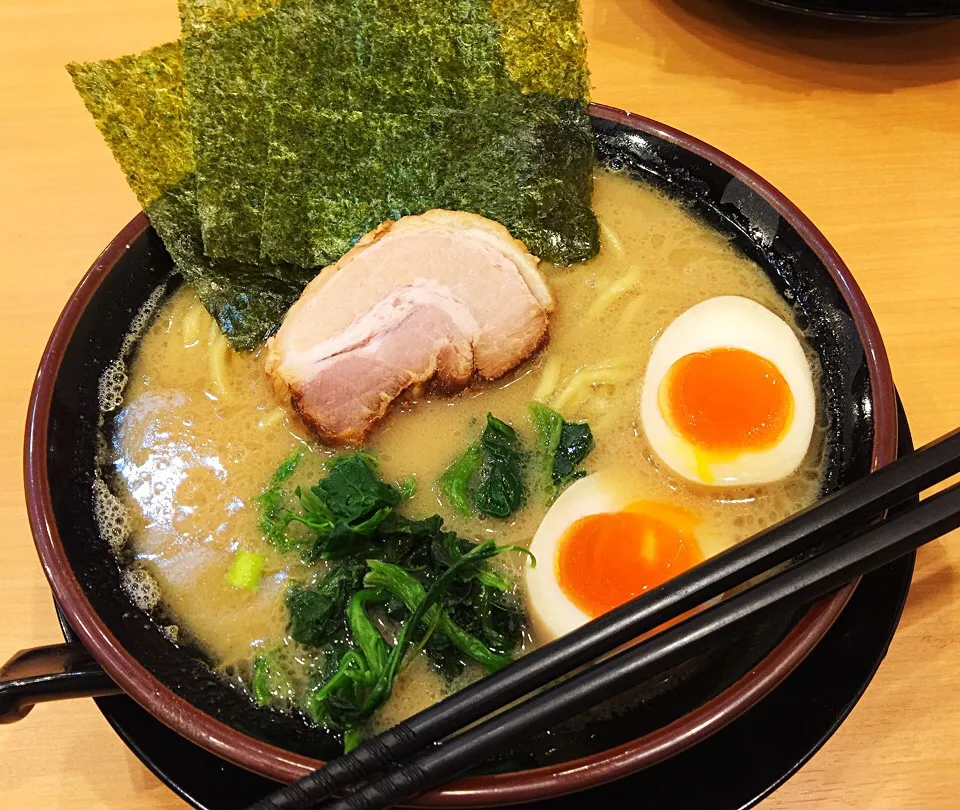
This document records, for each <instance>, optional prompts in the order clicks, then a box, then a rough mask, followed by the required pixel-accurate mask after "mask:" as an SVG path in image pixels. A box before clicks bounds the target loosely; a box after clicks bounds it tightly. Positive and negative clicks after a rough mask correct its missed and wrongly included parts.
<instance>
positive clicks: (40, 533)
mask: <svg viewBox="0 0 960 810" xmlns="http://www.w3.org/2000/svg"><path fill="white" fill-rule="evenodd" d="M589 112H590V114H591V115H592V116H594V117H596V118H601V119H605V120H608V121H612V122H616V123H620V124H623V125H625V126H627V127H630V128H632V129H636V130H638V131H641V132H646V133H648V134H653V135H656V136H657V137H659V138H662V139H663V140H665V141H668V142H670V143H673V144H675V145H677V146H679V147H680V148H682V149H685V150H687V151H690V152H693V153H695V154H697V155H699V156H701V157H704V158H706V159H707V160H709V161H710V162H712V163H714V164H715V165H717V166H720V167H721V168H723V169H725V170H726V171H727V172H728V173H729V174H731V175H732V176H734V177H737V178H738V179H739V180H740V181H741V182H743V183H744V184H745V185H747V186H748V187H749V188H751V189H753V190H754V191H756V192H757V193H759V194H760V195H761V196H763V197H764V198H765V199H766V200H767V201H769V202H770V203H771V205H773V207H774V208H775V209H776V210H777V212H778V213H779V214H780V215H781V216H782V217H783V218H784V219H786V220H787V221H788V222H790V224H791V225H792V226H793V227H794V229H795V230H796V231H797V232H798V233H799V234H800V235H801V236H802V237H803V238H804V241H805V242H806V243H807V244H808V245H810V247H811V248H812V249H813V250H814V252H815V253H816V254H817V255H818V257H819V258H820V260H821V261H822V262H823V263H824V266H825V267H826V268H827V270H828V271H829V273H830V275H831V277H832V278H833V280H834V282H835V283H836V285H837V287H838V288H839V289H840V291H841V294H842V295H843V297H844V300H845V301H846V303H847V306H848V307H849V308H850V312H851V314H852V315H853V318H854V321H855V323H856V326H857V330H858V332H859V335H860V339H861V342H862V344H863V347H864V351H865V354H866V361H867V366H868V370H869V374H870V380H871V387H872V398H873V409H874V442H873V454H872V464H871V469H876V468H877V467H879V466H882V465H883V464H887V463H889V462H891V461H893V460H894V459H895V458H896V447H897V418H896V399H895V392H894V387H893V378H892V375H891V372H890V365H889V362H888V358H887V354H886V350H885V349H884V345H883V340H882V338H881V336H880V332H879V329H878V327H877V324H876V321H875V319H874V317H873V314H872V313H871V311H870V308H869V307H868V305H867V302H866V300H865V298H864V296H863V293H862V292H861V290H860V288H859V286H858V285H857V283H856V281H855V280H854V279H853V276H852V274H851V273H850V270H849V269H848V268H847V267H846V265H845V264H844V263H843V261H842V259H841V258H840V256H839V255H838V254H837V252H836V250H834V248H833V247H832V246H831V245H830V244H829V243H828V242H827V240H826V238H825V237H824V236H823V234H822V233H820V231H819V230H818V229H817V228H816V227H815V226H814V225H813V223H812V222H811V221H810V220H809V219H808V218H807V217H806V216H805V215H804V214H803V213H802V212H801V211H800V210H799V209H798V208H797V207H796V206H795V205H794V204H793V203H791V202H790V201H789V200H788V199H787V198H786V197H785V196H784V195H783V194H781V193H780V192H779V191H778V190H777V189H775V188H774V187H773V186H772V185H770V183H768V182H767V181H765V180H764V179H763V178H761V177H760V176H759V175H757V174H756V173H755V172H753V171H752V170H750V169H748V168H747V167H746V166H744V165H743V164H741V163H739V162H738V161H736V160H734V159H733V158H731V157H730V156H729V155H726V154H725V153H723V152H721V151H720V150H718V149H715V148H714V147H712V146H710V145H708V144H706V143H704V142H703V141H700V140H699V139H697V138H694V137H692V136H690V135H687V134H686V133H683V132H681V131H679V130H677V129H674V128H673V127H669V126H667V125H665V124H661V123H659V122H656V121H653V120H651V119H649V118H646V117H644V116H641V115H635V114H633V113H629V112H626V111H625V110H620V109H617V108H614V107H608V106H606V105H601V104H591V105H590V108H589ZM149 226H150V223H149V221H148V219H147V217H146V215H145V214H143V213H141V214H139V215H137V216H136V217H135V218H134V219H133V220H132V221H131V222H130V223H129V224H127V226H126V227H125V228H124V229H123V230H122V231H121V232H120V233H119V234H118V235H117V236H116V238H115V239H114V240H113V241H112V242H111V243H110V244H109V245H108V246H107V248H106V249H105V250H104V251H103V253H102V254H101V255H100V256H99V258H98V259H97V260H96V262H94V264H93V266H92V267H91V268H90V270H89V271H88V272H87V274H86V275H85V276H84V277H83V279H82V280H81V282H80V284H79V285H78V286H77V288H76V290H74V292H73V294H72V295H71V296H70V299H69V300H68V302H67V304H66V306H65V307H64V310H63V312H62V313H61V315H60V317H59V319H58V320H57V323H56V326H55V327H54V329H53V332H52V333H51V336H50V339H49V341H48V343H47V346H46V348H45V349H44V353H43V357H42V359H41V362H40V366H39V369H38V371H37V376H36V380H35V382H34V386H33V391H32V393H31V396H30V404H29V408H28V413H27V425H26V433H25V441H24V483H25V493H26V501H27V510H28V514H29V518H30V526H31V529H32V531H33V536H34V541H35V543H36V546H37V551H38V554H39V556H40V560H41V563H42V565H43V569H44V572H45V574H46V576H47V579H48V580H49V582H50V585H51V588H52V589H53V592H54V595H55V597H56V599H57V602H58V603H59V605H60V606H61V608H62V609H63V610H64V612H65V613H66V615H67V617H68V618H69V621H70V624H71V626H72V627H73V628H74V630H75V631H76V632H77V635H78V636H79V638H80V639H81V640H82V642H83V644H84V645H85V646H86V647H87V649H88V650H90V652H91V653H92V654H93V656H94V657H95V658H96V659H97V661H98V662H99V663H100V664H101V666H103V668H104V670H106V672H107V673H108V674H109V675H110V677H111V678H113V680H114V681H116V683H117V684H118V685H119V686H120V687H121V688H122V689H123V690H124V692H126V694H128V695H129V696H130V697H132V698H133V699H134V700H135V701H137V703H139V704H140V705H141V706H143V707H144V708H145V709H147V710H148V711H149V712H150V713H151V714H153V715H154V716H155V717H157V718H158V719H159V720H161V721H162V722H163V723H164V724H166V725H167V726H169V727H170V728H172V729H173V730H174V731H176V732H177V733H179V734H181V735H182V736H184V737H186V738H187V739H190V740H192V741H193V742H195V743H197V744H198V745H200V746H201V747H203V748H205V749H206V750H208V751H210V752H212V753H214V754H216V755H218V756H220V757H222V758H224V759H226V760H228V761H230V762H233V763H235V764H237V765H240V766H241V767H244V768H246V769H248V770H250V771H253V772H255V773H259V774H262V775H264V776H267V777H269V778H272V779H275V780H278V781H281V782H290V781H293V780H295V779H297V778H299V777H301V776H303V775H305V774H306V773H308V772H310V771H312V770H314V769H315V768H317V767H319V766H320V765H321V762H320V761H319V760H315V759H312V758H310V757H306V756H301V755H298V754H293V753H291V752H289V751H286V750H284V749H282V748H278V747H276V746H273V745H270V744H268V743H265V742H261V741H260V740H257V739H254V738H253V737H250V736H248V735H246V734H244V733H243V732H241V731H238V730H236V729H234V728H232V727H230V726H228V725H226V724H225V723H222V722H220V721H219V720H217V719H215V718H214V717H212V716H211V715H208V714H206V713H204V712H203V711H201V710H200V709H198V708H196V707H194V706H193V705H192V704H190V703H189V702H188V701H186V700H185V699H183V698H182V697H180V696H178V695H176V694H175V693H174V692H172V691H171V690H170V689H168V688H167V687H166V686H165V685H164V684H162V683H161V682H160V681H159V680H158V679H157V678H156V677H154V676H153V675H152V674H151V673H150V672H149V671H148V670H146V669H145V668H144V667H143V666H142V665H141V664H140V663H138V662H137V660H136V659H135V658H134V657H133V655H131V654H130V653H129V652H128V651H127V650H126V649H124V648H123V647H122V645H121V644H120V643H119V642H118V640H117V639H116V638H115V637H114V635H113V634H112V633H111V632H110V631H109V629H108V628H107V627H106V625H105V624H104V623H103V621H102V620H101V619H100V617H99V616H98V615H97V613H96V611H95V610H94V609H93V606H92V605H91V604H90V602H89V600H88V599H87V597H86V595H85V594H84V592H83V589H82V587H81V585H80V583H79V581H78V580H77V578H76V576H75V575H74V573H73V569H72V568H71V566H70V563H69V561H68V559H67V556H66V553H65V551H64V549H63V546H62V544H61V541H60V536H59V532H58V529H57V526H56V522H55V520H54V516H53V506H52V500H51V494H50V489H49V482H48V478H47V452H46V451H47V427H48V418H49V412H50V405H51V401H52V398H53V389H54V383H55V381H56V377H57V374H58V371H59V369H60V364H61V362H62V360H63V356H64V352H65V351H66V348H67V345H68V344H69V342H70V340H71V337H72V335H73V332H74V329H75V328H76V325H77V323H78V321H79V319H80V317H81V316H82V314H83V312H84V310H85V309H86V306H87V304H88V303H89V301H90V299H91V298H92V296H93V295H94V293H95V292H96V290H97V289H98V287H99V286H100V284H101V283H102V281H103V279H104V278H105V277H106V276H107V274H108V273H109V272H110V271H111V270H112V269H113V267H114V266H115V265H116V263H117V261H119V259H120V258H121V256H122V255H123V253H124V252H125V251H126V250H127V246H128V245H130V244H132V243H133V241H134V240H135V239H137V238H138V237H139V236H140V235H141V234H142V233H143V232H144V231H145V230H146V229H147V228H149ZM855 587H856V585H855V584H851V585H849V586H846V587H845V588H843V589H841V590H839V591H837V592H836V593H834V594H832V595H830V596H828V597H825V598H824V599H822V600H820V601H819V602H817V603H816V604H814V605H812V606H811V607H810V609H809V610H808V611H807V613H806V614H805V615H804V616H803V617H802V618H801V620H800V621H799V622H798V623H797V624H796V625H795V626H794V628H793V629H792V630H791V631H790V632H789V633H788V634H787V636H786V637H785V638H784V639H783V640H782V641H781V642H780V643H779V644H778V645H777V646H776V647H775V648H774V649H773V650H771V651H770V652H769V653H768V654H767V655H766V656H765V657H764V658H763V660H761V661H760V662H759V663H758V664H757V666H755V667H754V668H753V669H752V670H751V671H750V672H749V673H747V674H746V675H745V676H743V677H742V678H740V679H739V680H738V681H736V682H735V683H733V684H731V685H730V686H729V687H728V688H727V689H725V690H724V691H723V692H721V693H720V694H719V695H717V696H716V697H714V698H712V699H711V700H709V701H707V702H706V703H704V704H703V705H701V706H699V707H698V708H697V709H695V710H694V711H692V712H690V713H689V714H687V715H685V716H684V717H681V718H679V719H678V720H676V721H674V722H673V723H670V724H669V725H667V726H665V727H663V728H661V729H658V730H656V731H654V732H651V733H649V734H646V735H644V736H643V737H640V738H638V739H636V740H632V741H631V742H628V743H625V744H623V745H620V746H616V747H613V748H609V749H607V750H605V751H601V752H599V753H597V754H594V755H591V756H589V757H583V758H580V759H577V760H572V761H569V762H563V763H558V764H554V765H549V766H544V767H540V768H534V769H531V770H524V771H515V772H510V773H504V774H494V775H486V776H474V777H467V778H464V779H461V780H459V781H457V782H455V783H453V784H452V785H450V786H448V787H445V788H441V789H438V790H435V791H432V792H430V793H427V794H425V795H423V796H421V797H420V798H419V799H417V800H416V802H414V804H415V805H416V806H421V807H479V806H489V805H499V804H513V803H520V802H528V801H532V800H537V799H546V798H551V797H555V796H560V795H563V794H567V793H572V792H575V791H579V790H584V789H586V788H590V787H595V786H597V785H600V784H603V783H605V782H610V781H612V780H615V779H618V778H620V777H623V776H626V775H628V774H630V773H634V772H636V771H638V770H641V769H643V768H646V767H649V766H651V765H654V764H656V763H657V762H660V761H662V760H664V759H666V758H668V757H670V756H672V755H674V754H677V753H679V752H680V751H682V750H684V749H686V748H688V747H690V746H692V745H694V744H696V743H697V742H699V741H701V740H703V739H705V738H706V737H708V736H710V735H711V734H713V733H714V732H716V731H718V730H719V729H720V728H722V727H723V726H724V725H726V724H727V723H729V722H731V721H732V720H734V719H736V718H737V717H738V716H740V715H741V714H743V712H745V711H747V710H748V709H749V708H750V707H751V706H753V705H755V704H756V703H757V701H759V700H760V699H761V698H762V697H764V696H765V695H766V694H768V693H769V692H770V691H771V690H772V689H773V688H774V687H775V686H777V684H779V683H780V682H781V681H782V680H783V679H784V678H786V677H787V675H789V674H790V672H791V671H792V670H793V669H794V668H795V667H796V666H797V665H798V664H799V663H800V662H801V661H802V660H803V659H804V658H805V657H806V655H807V654H808V653H809V652H810V651H811V650H812V649H813V647H814V646H815V645H816V644H817V642H818V641H819V640H820V639H821V638H822V637H823V635H824V634H825V633H826V632H827V630H829V628H830V626H831V625H832V624H833V622H834V620H835V619H836V618H837V616H838V615H839V614H840V612H841V610H842V609H843V607H844V606H845V605H846V603H847V600H848V599H849V598H850V596H851V595H852V593H853V591H854V589H855Z"/></svg>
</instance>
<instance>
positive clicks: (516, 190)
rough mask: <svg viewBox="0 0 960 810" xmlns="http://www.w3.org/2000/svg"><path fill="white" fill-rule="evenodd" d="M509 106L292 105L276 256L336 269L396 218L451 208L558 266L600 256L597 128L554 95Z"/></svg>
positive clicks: (269, 231) (283, 113)
mask: <svg viewBox="0 0 960 810" xmlns="http://www.w3.org/2000/svg"><path fill="white" fill-rule="evenodd" d="M507 104H508V102H507V101H506V100H505V99H502V98H501V99H498V101H497V103H496V105H495V107H493V108H492V109H491V108H477V109H473V110H431V111H425V112H422V113H418V114H416V115H406V114H396V113H384V112H371V111H363V112H358V111H350V112H338V111H333V110H304V109H302V108H298V109H296V110H292V109H285V108H283V106H282V105H281V106H280V107H278V111H277V115H276V118H275V126H276V127H279V128H280V132H282V135H283V138H284V142H283V148H282V149H277V150H275V151H274V152H273V154H272V157H271V175H272V183H271V186H270V188H269V190H268V194H267V199H266V206H265V219H264V233H263V246H264V249H265V250H266V251H267V252H268V253H269V255H270V256H271V257H272V258H274V259H280V258H282V259H284V260H286V261H290V262H294V263H315V264H325V263H329V262H331V261H335V260H336V259H337V258H339V256H341V255H342V254H343V253H344V252H345V251H346V250H348V249H349V248H350V247H351V245H352V244H353V241H354V240H355V238H356V237H358V236H360V235H362V234H363V233H365V232H366V231H368V230H370V229H371V228H374V227H376V226H377V225H378V224H379V223H380V222H382V221H383V220H385V219H397V218H399V217H401V216H404V215H407V214H418V213H422V212H423V211H426V210H428V209H430V208H447V209H451V210H463V211H472V212H475V213H479V214H482V215H483V216H486V217H489V218H490V219H494V220H496V221H498V222H501V223H502V224H504V225H505V226H506V227H507V228H508V229H509V230H510V231H511V232H512V233H514V235H515V236H517V237H518V238H519V239H522V240H523V241H524V242H526V244H527V245H528V247H529V248H530V249H531V250H532V251H533V252H534V253H536V254H537V255H539V256H541V257H542V258H544V259H546V260H548V261H557V262H571V261H578V260H581V259H586V258H589V257H590V256H592V255H594V254H595V253H596V250H597V246H598V238H597V223H596V219H595V217H594V216H593V212H592V210H591V207H590V202H591V194H592V167H593V137H592V133H591V131H590V125H589V119H588V118H586V116H585V115H584V113H583V108H582V106H581V105H580V103H579V102H575V101H568V100H559V99H555V98H552V97H549V96H530V97H527V96H517V97H514V98H513V99H511V100H510V101H509V104H510V106H509V107H507ZM305 167H309V171H306V170H305ZM345 190H349V192H346V191H345ZM294 248H295V249H294Z"/></svg>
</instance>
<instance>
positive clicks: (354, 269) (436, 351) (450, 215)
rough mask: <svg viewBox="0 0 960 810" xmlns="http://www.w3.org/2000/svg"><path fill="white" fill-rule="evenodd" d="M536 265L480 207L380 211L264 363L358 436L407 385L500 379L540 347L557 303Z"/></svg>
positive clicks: (284, 390)
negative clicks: (375, 224)
mask: <svg viewBox="0 0 960 810" xmlns="http://www.w3.org/2000/svg"><path fill="white" fill-rule="evenodd" d="M537 265H538V259H537V258H536V257H535V256H533V255H531V254H530V252H529V251H528V250H527V249H526V247H525V246H524V245H523V243H522V242H519V241H517V240H516V239H514V238H513V237H511V236H510V234H509V232H508V231H507V230H506V228H504V227H503V226H501V225H499V224H498V223H496V222H492V221H491V220H488V219H484V218H483V217H480V216H477V215H475V214H466V213H462V212H452V211H428V212H427V213H426V214H422V215H420V216H411V217H404V218H403V219H400V220H398V221H396V222H393V221H390V222H385V223H383V224H382V225H381V226H380V227H379V228H377V229H376V230H375V231H372V232H371V233H369V234H367V235H366V236H364V237H363V238H362V239H361V240H360V241H359V242H358V243H357V245H356V247H354V248H353V250H351V251H350V252H349V253H347V254H346V255H345V256H344V257H343V258H342V259H341V260H340V261H339V262H338V263H337V264H336V265H334V266H332V267H330V268H327V269H326V270H324V271H323V272H322V273H321V274H320V275H319V276H318V277H317V278H315V279H314V280H313V281H312V282H310V284H309V285H307V288H306V289H305V290H304V292H303V295H302V296H301V297H300V299H299V300H298V301H297V302H296V303H295V304H294V305H293V306H292V307H291V308H290V311H289V312H288V313H287V315H286V317H285V318H284V321H283V325H282V326H281V327H280V331H279V332H277V334H276V336H275V337H274V338H272V339H271V340H270V342H269V343H268V354H267V364H266V369H267V374H268V375H269V376H270V377H271V379H272V380H273V383H274V387H275V388H276V390H277V392H278V394H279V395H280V396H281V397H283V398H286V397H289V399H290V401H291V402H292V404H293V406H294V407H295V408H296V409H297V411H299V413H300V414H301V415H302V416H303V418H304V420H305V421H306V422H307V424H309V425H310V426H311V427H312V428H313V430H314V431H315V432H316V433H317V435H318V436H319V437H320V438H321V439H322V440H324V441H326V442H329V443H342V442H353V443H356V442H361V441H362V440H363V439H364V437H365V436H366V435H367V433H368V432H369V431H370V429H371V428H372V427H373V425H374V424H375V423H376V422H377V420H378V419H380V418H381V417H382V416H383V415H384V414H385V413H386V411H387V409H388V408H389V405H390V403H391V402H392V401H393V400H394V399H395V398H396V397H397V396H399V395H400V394H401V393H403V391H405V390H406V389H408V388H411V387H413V386H418V385H421V384H423V383H426V382H428V381H431V380H433V382H434V384H435V385H436V386H437V387H440V388H442V389H444V390H446V391H455V390H457V389H459V388H462V387H463V386H464V385H466V384H467V383H468V382H469V380H470V378H471V377H472V376H473V374H474V372H476V373H477V374H479V375H480V376H481V377H484V378H486V379H496V378H497V377H500V376H502V375H504V374H506V373H507V372H508V371H510V370H511V369H512V368H514V367H516V366H517V365H518V364H519V363H521V362H523V361H524V360H525V359H526V358H527V357H529V356H530V355H531V354H532V353H533V352H534V351H535V350H536V349H537V347H538V346H539V345H540V344H541V343H542V342H543V340H544V338H545V337H546V334H547V320H548V315H549V313H550V312H551V311H552V310H553V297H552V295H551V294H550V290H549V288H548V286H547V284H546V281H545V279H544V278H543V276H542V275H541V273H540V271H539V270H538V268H537Z"/></svg>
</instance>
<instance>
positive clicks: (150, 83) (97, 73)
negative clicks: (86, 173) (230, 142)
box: [68, 43, 314, 349]
mask: <svg viewBox="0 0 960 810" xmlns="http://www.w3.org/2000/svg"><path fill="white" fill-rule="evenodd" d="M68 70H69V72H70V75H71V76H72V77H73V81H74V84H75V85H76V88H77V90H78V92H79V93H80V95H81V97H82V98H83V101H84V104H85V105H86V107H87V109H88V110H89V112H90V114H91V115H92V116H93V118H94V121H95V122H96V124H97V127H98V128H99V129H100V131H101V133H102V134H103V137H104V140H106V142H107V145H108V146H109V147H110V149H111V151H112V152H113V154H114V157H115V158H116V160H117V162H118V163H119V164H120V167H121V168H122V169H123V171H124V174H125V175H126V177H127V181H128V183H129V184H130V187H131V188H132V189H133V191H134V193H135V194H136V195H137V199H138V200H139V201H140V204H141V205H142V206H143V208H144V210H145V211H146V212H147V216H148V217H149V218H150V221H151V223H152V224H153V227H154V228H155V229H156V231H157V233H158V234H159V235H160V238H161V239H163V242H164V244H165V245H166V247H167V250H168V251H169V253H170V256H171V258H172V259H173V261H174V263H175V264H176V266H177V268H178V269H179V270H180V271H181V272H182V273H183V275H184V277H185V279H186V280H187V282H188V283H189V284H190V285H191V286H192V287H193V288H194V289H195V290H196V292H197V294H198V295H199V296H200V298H201V300H202V301H203V303H204V305H205V306H206V307H207V309H208V310H209V311H210V313H211V314H212V315H213V316H214V317H215V318H216V319H217V322H218V323H219V325H220V328H221V329H222V331H223V333H224V334H225V335H226V336H227V339H228V340H229V341H230V343H231V345H232V346H234V348H237V349H252V348H255V347H256V346H257V345H259V344H260V343H261V342H262V341H263V340H264V339H265V338H266V337H267V336H268V335H269V334H271V333H272V332H273V331H274V330H275V329H276V328H277V326H278V325H279V323H280V321H281V319H282V317H283V315H284V313H285V312H286V310H287V309H288V308H289V306H290V304H291V303H292V302H293V301H294V300H296V298H297V297H298V296H299V294H300V292H301V291H302V289H303V286H304V284H306V282H307V281H309V279H310V277H312V276H313V275H314V272H313V271H310V270H303V269H300V268H297V267H290V266H259V265H248V264H243V263H240V262H235V261H232V260H226V261H219V260H212V259H210V258H208V257H207V256H206V255H204V252H203V240H202V237H201V233H200V219H199V217H198V214H197V201H196V190H195V177H196V176H195V173H194V158H193V146H192V142H191V138H190V130H189V127H188V124H187V106H186V104H187V102H186V97H185V94H184V86H183V62H182V57H181V51H180V45H179V43H171V44H169V45H162V46H160V47H157V48H153V49H151V50H149V51H146V52H144V53H142V54H139V55H137V56H124V57H121V58H119V59H113V60H106V61H102V62H91V63H86V64H76V63H75V64H71V65H69V66H68Z"/></svg>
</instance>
